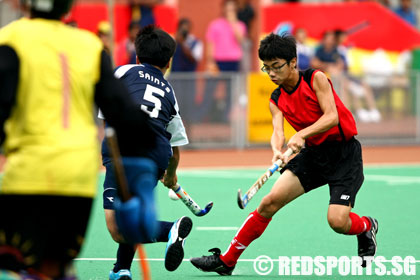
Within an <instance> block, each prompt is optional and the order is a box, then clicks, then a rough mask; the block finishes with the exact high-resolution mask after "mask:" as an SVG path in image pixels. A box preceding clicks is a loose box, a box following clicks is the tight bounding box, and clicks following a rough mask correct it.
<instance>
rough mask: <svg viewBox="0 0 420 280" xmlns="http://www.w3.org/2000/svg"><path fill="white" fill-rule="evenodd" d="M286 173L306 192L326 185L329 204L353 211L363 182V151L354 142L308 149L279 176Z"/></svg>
mask: <svg viewBox="0 0 420 280" xmlns="http://www.w3.org/2000/svg"><path fill="white" fill-rule="evenodd" d="M286 169H288V170H290V171H291V172H293V174H295V175H296V176H297V177H298V178H299V181H300V183H301V184H302V186H303V188H304V190H305V192H309V191H311V190H313V189H316V188H318V187H321V186H323V185H325V184H328V185H329V187H330V204H340V205H351V206H352V207H354V204H355V200H356V194H357V192H358V191H359V189H360V187H361V186H362V184H363V180H364V175H363V160H362V148H361V145H360V143H359V141H357V140H356V139H355V138H352V139H350V140H349V141H345V142H338V141H337V142H324V143H322V144H321V145H319V146H309V147H306V148H304V149H302V150H301V151H300V153H299V154H298V155H296V157H294V158H293V159H292V160H290V161H289V163H288V164H287V165H286V166H285V167H284V168H283V169H282V170H281V172H284V170H286Z"/></svg>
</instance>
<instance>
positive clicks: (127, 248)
mask: <svg viewBox="0 0 420 280" xmlns="http://www.w3.org/2000/svg"><path fill="white" fill-rule="evenodd" d="M135 253H136V250H135V249H134V245H131V244H124V243H120V244H119V246H118V251H117V262H116V263H115V264H114V269H113V271H114V272H118V271H119V270H121V269H128V270H129V269H130V268H131V262H132V261H133V258H134V254H135Z"/></svg>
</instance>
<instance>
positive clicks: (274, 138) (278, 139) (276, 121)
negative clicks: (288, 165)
mask: <svg viewBox="0 0 420 280" xmlns="http://www.w3.org/2000/svg"><path fill="white" fill-rule="evenodd" d="M270 112H271V116H272V121H273V134H272V135H271V149H272V150H273V159H272V162H273V163H274V162H276V161H277V160H278V159H281V160H282V161H283V162H284V161H285V159H284V158H283V155H282V152H281V148H282V147H283V145H284V141H285V137H284V128H283V113H282V112H281V111H280V110H279V108H278V107H277V106H276V105H274V104H273V103H271V102H270Z"/></svg>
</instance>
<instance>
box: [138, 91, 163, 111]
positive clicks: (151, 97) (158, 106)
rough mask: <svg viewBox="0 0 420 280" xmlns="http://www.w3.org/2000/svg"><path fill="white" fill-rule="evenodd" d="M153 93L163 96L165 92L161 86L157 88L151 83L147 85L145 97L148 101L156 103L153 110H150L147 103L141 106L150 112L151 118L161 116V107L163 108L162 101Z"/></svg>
mask: <svg viewBox="0 0 420 280" xmlns="http://www.w3.org/2000/svg"><path fill="white" fill-rule="evenodd" d="M153 93H156V94H159V95H160V96H162V97H163V96H164V95H165V92H164V91H163V90H161V89H160V88H157V87H154V86H151V85H147V86H146V90H145V92H144V96H143V99H144V100H146V101H149V102H152V103H153V104H154V107H153V109H152V111H149V110H148V108H147V106H146V105H141V107H140V108H141V109H142V110H143V111H144V112H146V113H147V114H149V116H150V117H151V118H157V117H158V116H159V111H160V109H162V102H161V101H160V100H159V98H157V97H156V96H154V95H153Z"/></svg>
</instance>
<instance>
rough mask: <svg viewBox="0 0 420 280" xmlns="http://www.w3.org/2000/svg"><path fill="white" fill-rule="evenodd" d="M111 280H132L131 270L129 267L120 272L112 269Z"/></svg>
mask: <svg viewBox="0 0 420 280" xmlns="http://www.w3.org/2000/svg"><path fill="white" fill-rule="evenodd" d="M109 280H131V272H130V270H128V269H121V270H119V271H118V272H114V271H113V270H111V271H110V272H109Z"/></svg>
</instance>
